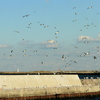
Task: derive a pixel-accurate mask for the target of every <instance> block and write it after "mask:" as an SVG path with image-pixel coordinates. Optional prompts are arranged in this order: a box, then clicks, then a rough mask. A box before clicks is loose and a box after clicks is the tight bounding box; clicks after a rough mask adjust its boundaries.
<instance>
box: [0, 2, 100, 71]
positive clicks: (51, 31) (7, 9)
mask: <svg viewBox="0 0 100 100" xmlns="http://www.w3.org/2000/svg"><path fill="white" fill-rule="evenodd" d="M99 7H100V0H0V15H1V17H0V70H1V71H16V69H17V68H19V69H20V71H35V70H48V71H58V69H59V68H60V70H63V71H66V70H100V66H99V65H100V62H99V59H100V52H99V49H100V46H99V43H100V28H99V27H100V10H99ZM27 15H28V16H27ZM11 50H13V52H12V53H11ZM88 52H89V55H88V54H87V55H84V54H85V53H88ZM63 55H64V59H62V56H63ZM94 56H96V57H97V59H94Z"/></svg>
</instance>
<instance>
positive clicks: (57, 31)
mask: <svg viewBox="0 0 100 100" xmlns="http://www.w3.org/2000/svg"><path fill="white" fill-rule="evenodd" d="M92 8H93V6H89V7H87V10H89V9H92ZM73 9H76V7H73ZM34 13H36V11H34ZM74 14H75V15H76V16H77V15H78V13H76V12H74ZM98 15H99V13H98ZM26 17H29V14H26V15H23V16H22V18H26ZM84 18H85V19H86V20H89V18H87V17H84ZM72 22H77V19H75V20H72ZM37 23H38V24H39V26H40V27H43V28H49V25H45V24H44V23H40V21H38V22H37ZM31 25H32V22H30V23H28V24H27V28H30V29H31ZM90 26H94V27H96V25H95V24H94V23H91V24H85V25H84V26H83V27H84V28H86V29H88V28H89V27H90ZM53 28H54V29H55V32H54V36H55V40H54V39H50V40H47V42H48V43H50V44H57V40H56V39H57V38H58V34H59V30H57V27H56V26H54V27H53ZM79 31H83V29H80V30H79ZM14 32H16V33H20V32H19V31H17V30H14ZM82 39H83V40H87V37H86V36H84V37H82ZM22 40H23V41H24V40H25V39H22ZM84 43H89V41H84ZM57 48H58V47H57V46H54V47H53V49H57ZM74 48H76V49H78V46H74ZM10 52H11V54H10V57H13V55H12V53H13V52H14V50H11V51H10ZM22 52H23V55H22V56H23V57H26V56H27V50H26V49H24V50H22ZM33 52H34V53H36V52H38V50H33ZM4 55H6V54H4ZM89 55H91V53H90V51H88V52H83V54H82V55H77V57H86V56H89ZM28 57H32V55H31V54H29V55H28ZM45 57H49V54H45ZM69 58H70V56H69V55H64V54H63V55H61V59H62V61H64V62H66V63H65V65H64V67H69V66H71V64H72V63H75V64H77V63H78V61H77V59H75V60H73V59H70V60H69V62H67V61H68V59H69ZM93 59H95V60H96V59H97V57H96V56H93ZM40 63H41V64H44V61H41V62H40Z"/></svg>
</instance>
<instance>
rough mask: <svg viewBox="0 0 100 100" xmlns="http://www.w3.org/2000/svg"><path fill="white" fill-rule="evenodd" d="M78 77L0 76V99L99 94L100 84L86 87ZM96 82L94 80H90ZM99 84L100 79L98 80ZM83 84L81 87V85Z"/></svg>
mask: <svg viewBox="0 0 100 100" xmlns="http://www.w3.org/2000/svg"><path fill="white" fill-rule="evenodd" d="M85 82H91V81H90V80H89V79H88V80H80V79H79V77H78V75H1V76H0V97H25V96H41V95H54V94H71V93H86V92H99V91H100V84H99V83H98V84H96V85H93V84H91V85H88V84H85ZM92 82H96V80H92ZM98 82H100V79H98ZM82 84H83V85H82Z"/></svg>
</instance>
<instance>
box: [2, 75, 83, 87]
mask: <svg viewBox="0 0 100 100" xmlns="http://www.w3.org/2000/svg"><path fill="white" fill-rule="evenodd" d="M70 85H71V86H72V85H82V84H81V81H80V79H79V77H78V75H1V76H0V88H25V87H44V86H47V87H53V86H70Z"/></svg>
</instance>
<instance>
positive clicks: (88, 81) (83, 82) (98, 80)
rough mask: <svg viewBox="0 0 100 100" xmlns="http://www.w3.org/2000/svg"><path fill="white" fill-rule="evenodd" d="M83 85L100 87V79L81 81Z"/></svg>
mask: <svg viewBox="0 0 100 100" xmlns="http://www.w3.org/2000/svg"><path fill="white" fill-rule="evenodd" d="M81 83H82V85H100V79H81Z"/></svg>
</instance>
